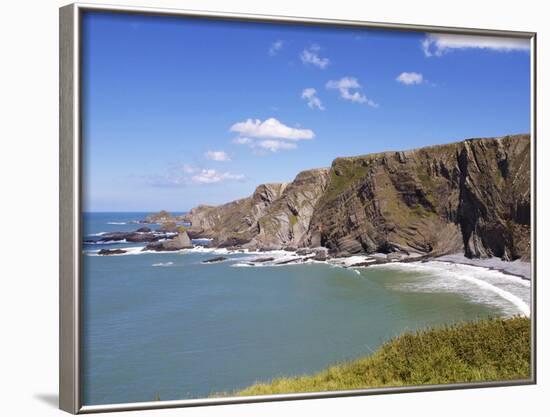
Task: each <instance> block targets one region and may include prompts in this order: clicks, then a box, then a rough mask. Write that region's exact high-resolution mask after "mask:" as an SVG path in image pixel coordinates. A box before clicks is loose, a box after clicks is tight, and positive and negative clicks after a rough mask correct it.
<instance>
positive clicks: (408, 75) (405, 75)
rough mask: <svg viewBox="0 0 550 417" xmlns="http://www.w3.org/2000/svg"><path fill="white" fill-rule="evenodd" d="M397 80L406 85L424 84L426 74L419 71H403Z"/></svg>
mask: <svg viewBox="0 0 550 417" xmlns="http://www.w3.org/2000/svg"><path fill="white" fill-rule="evenodd" d="M395 80H396V81H397V82H398V83H401V84H405V85H414V84H422V83H423V82H424V76H423V75H422V74H420V73H418V72H402V73H401V74H399V75H398V76H397V78H396V79H395Z"/></svg>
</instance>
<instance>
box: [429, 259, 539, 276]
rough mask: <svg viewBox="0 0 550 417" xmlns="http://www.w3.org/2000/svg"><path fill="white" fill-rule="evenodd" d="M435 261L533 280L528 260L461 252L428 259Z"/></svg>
mask: <svg viewBox="0 0 550 417" xmlns="http://www.w3.org/2000/svg"><path fill="white" fill-rule="evenodd" d="M427 260H429V261H434V262H448V263H453V264H460V265H468V266H475V267H479V268H487V269H489V270H492V271H498V272H501V273H503V274H506V275H511V276H514V277H517V278H520V279H522V280H525V281H529V282H531V267H532V265H531V262H528V261H521V260H519V259H518V260H515V261H503V260H502V259H500V258H494V257H493V258H485V259H481V258H467V257H466V256H464V255H463V254H461V253H455V254H449V255H443V256H438V257H435V258H431V259H427Z"/></svg>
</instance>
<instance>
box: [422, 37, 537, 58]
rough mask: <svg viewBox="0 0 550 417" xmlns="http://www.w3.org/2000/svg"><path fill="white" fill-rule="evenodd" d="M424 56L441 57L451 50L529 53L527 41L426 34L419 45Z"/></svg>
mask: <svg viewBox="0 0 550 417" xmlns="http://www.w3.org/2000/svg"><path fill="white" fill-rule="evenodd" d="M421 47H422V50H423V51H424V55H426V56H427V57H431V56H442V55H443V54H445V53H447V52H450V51H451V50H453V49H471V48H475V49H489V50H493V51H501V52H510V51H529V50H530V47H531V46H530V41H529V39H520V38H503V37H496V36H474V35H456V34H444V33H442V34H439V33H428V34H426V37H425V38H424V39H423V40H422V43H421Z"/></svg>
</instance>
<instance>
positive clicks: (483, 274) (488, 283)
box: [373, 261, 531, 317]
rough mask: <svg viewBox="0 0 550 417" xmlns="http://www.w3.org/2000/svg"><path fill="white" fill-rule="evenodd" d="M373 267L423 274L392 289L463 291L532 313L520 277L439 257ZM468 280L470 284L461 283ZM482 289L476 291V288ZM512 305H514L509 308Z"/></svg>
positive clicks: (509, 311)
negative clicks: (437, 259) (437, 258)
mask: <svg viewBox="0 0 550 417" xmlns="http://www.w3.org/2000/svg"><path fill="white" fill-rule="evenodd" d="M373 268H380V269H397V270H403V271H413V272H417V273H423V274H425V275H424V276H422V280H421V281H419V282H414V283H398V284H394V288H395V289H401V290H406V291H415V292H455V293H463V294H464V295H465V296H467V297H469V298H470V299H472V300H474V301H476V302H481V303H485V304H496V305H498V306H499V307H501V308H503V309H504V310H505V311H506V313H507V314H508V315H514V314H517V313H519V314H521V315H524V316H527V317H528V316H529V315H530V313H531V308H530V296H531V288H530V282H529V281H527V280H524V279H522V278H519V277H516V276H513V275H508V274H504V273H502V272H500V271H496V270H492V269H489V268H484V267H480V266H470V265H462V264H454V263H448V262H440V261H429V262H411V263H389V264H383V265H376V266H373ZM464 283H467V284H469V285H464ZM480 289H481V290H482V291H479V290H480ZM510 306H513V308H510Z"/></svg>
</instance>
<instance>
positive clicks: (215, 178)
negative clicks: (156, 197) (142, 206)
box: [145, 164, 245, 187]
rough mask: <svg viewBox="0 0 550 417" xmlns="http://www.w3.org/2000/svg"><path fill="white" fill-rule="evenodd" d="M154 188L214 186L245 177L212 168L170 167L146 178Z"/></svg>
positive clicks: (187, 165) (186, 165) (185, 165)
mask: <svg viewBox="0 0 550 417" xmlns="http://www.w3.org/2000/svg"><path fill="white" fill-rule="evenodd" d="M145 179H146V180H147V182H148V183H149V184H150V185H152V186H154V187H185V186H189V185H193V184H214V183H218V182H223V181H242V180H244V179H245V176H244V175H242V174H235V173H232V172H227V171H224V172H219V171H217V170H215V169H212V168H202V169H201V168H196V167H194V166H192V165H189V164H183V165H182V166H179V167H171V168H169V169H168V170H167V172H166V173H165V174H164V175H151V176H146V177H145Z"/></svg>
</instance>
